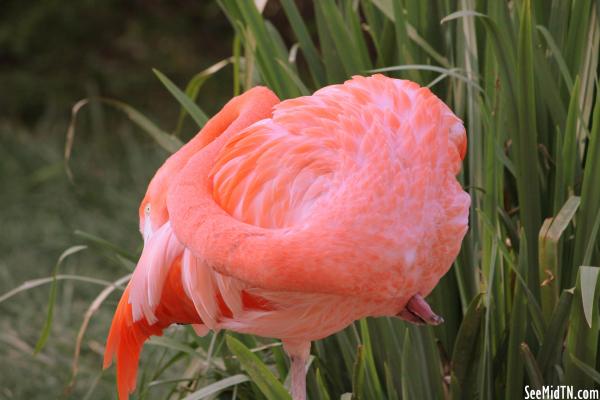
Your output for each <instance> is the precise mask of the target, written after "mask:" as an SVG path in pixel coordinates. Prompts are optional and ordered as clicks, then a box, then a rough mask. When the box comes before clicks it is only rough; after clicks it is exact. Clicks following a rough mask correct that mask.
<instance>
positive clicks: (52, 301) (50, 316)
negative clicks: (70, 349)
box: [33, 245, 88, 354]
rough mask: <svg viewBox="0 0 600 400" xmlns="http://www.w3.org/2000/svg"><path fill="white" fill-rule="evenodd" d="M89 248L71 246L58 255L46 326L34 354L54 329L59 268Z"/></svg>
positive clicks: (41, 347)
mask: <svg viewBox="0 0 600 400" xmlns="http://www.w3.org/2000/svg"><path fill="white" fill-rule="evenodd" d="M87 248H88V247H87V246H83V245H77V246H71V247H69V248H68V249H67V250H65V251H64V252H63V253H62V254H61V255H60V257H58V261H57V262H56V264H55V265H54V269H53V270H52V285H51V286H50V296H49V298H48V308H47V310H46V321H45V322H44V327H43V328H42V331H41V333H40V337H39V339H38V341H37V343H36V344H35V350H34V351H33V353H34V354H37V353H39V352H40V351H41V350H42V349H43V348H44V346H45V345H46V342H47V341H48V337H49V336H50V330H51V329H52V320H53V318H54V304H55V303H56V292H57V291H58V280H57V279H56V276H57V275H58V270H59V268H60V266H61V265H62V263H63V262H64V261H65V259H67V258H68V257H70V256H72V255H73V254H76V253H79V252H81V251H83V250H85V249H87Z"/></svg>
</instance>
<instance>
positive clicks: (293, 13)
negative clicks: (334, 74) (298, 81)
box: [281, 0, 326, 87]
mask: <svg viewBox="0 0 600 400" xmlns="http://www.w3.org/2000/svg"><path fill="white" fill-rule="evenodd" d="M281 5H282V6H283V10H284V12H285V15H286V16H287V19H288V21H289V23H290V26H291V27H292V29H293V31H294V34H295V35H296V39H298V43H299V44H300V48H301V49H302V53H303V54H304V57H305V58H306V63H307V64H308V67H309V69H310V72H311V75H312V77H313V80H314V82H315V85H316V86H317V87H320V86H323V85H325V83H326V81H325V70H324V69H323V65H322V63H321V60H320V57H319V54H318V51H317V48H316V47H315V45H314V43H313V41H312V39H311V38H310V34H309V33H308V28H307V27H306V24H305V23H304V20H303V19H302V17H301V15H300V13H299V11H298V7H297V6H296V3H295V2H294V1H292V0H281Z"/></svg>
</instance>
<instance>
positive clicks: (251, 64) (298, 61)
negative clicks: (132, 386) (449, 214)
mask: <svg viewBox="0 0 600 400" xmlns="http://www.w3.org/2000/svg"><path fill="white" fill-rule="evenodd" d="M269 3H277V4H278V5H279V6H280V7H281V12H283V13H284V14H285V19H286V20H287V23H288V25H289V29H286V30H285V32H284V31H283V30H282V31H281V32H282V33H279V31H278V28H277V27H276V25H274V24H273V23H272V22H271V21H269V20H268V19H266V18H265V17H264V16H263V14H262V13H261V11H260V10H258V9H257V8H256V7H255V5H254V3H253V2H246V1H234V0H221V1H219V4H220V6H221V8H222V9H223V11H224V13H225V14H226V16H227V18H228V19H229V21H230V22H231V25H232V28H233V29H234V30H235V34H236V37H235V40H234V42H233V43H232V54H233V56H232V58H231V59H230V61H229V62H230V63H231V64H232V67H233V68H231V70H233V73H234V76H233V77H232V80H233V82H234V85H233V86H234V93H232V94H237V93H239V92H240V91H243V90H245V89H247V88H249V87H252V86H254V85H256V84H265V85H267V86H269V87H270V88H272V89H273V90H274V91H275V92H276V93H277V94H278V95H279V96H280V97H281V98H289V97H295V96H299V95H302V94H306V93H310V92H312V91H314V90H316V89H318V88H319V87H322V86H324V85H327V84H331V83H339V82H342V81H343V80H344V79H346V78H348V77H350V76H351V75H353V74H368V73H371V72H373V71H383V72H384V73H386V74H388V75H390V76H394V77H400V78H407V79H412V80H415V81H416V82H418V83H420V84H421V85H427V86H430V87H431V89H432V90H433V91H434V92H435V93H436V94H437V95H438V96H439V97H440V98H441V99H443V100H444V101H445V102H446V103H447V104H448V105H449V106H450V107H451V108H452V109H453V110H454V111H455V112H456V113H457V114H458V115H459V116H460V117H461V118H463V120H464V121H465V126H466V127H467V132H468V135H469V151H468V156H467V159H466V160H465V165H464V169H463V172H462V175H461V181H462V184H463V186H464V187H465V188H466V190H468V191H469V192H470V194H471V196H472V200H473V201H472V209H471V217H470V230H469V233H468V235H467V237H466V238H465V241H464V243H463V247H462V251H461V253H460V255H459V257H458V259H457V261H456V263H455V266H454V267H453V268H452V270H451V271H450V272H449V273H448V274H447V275H446V276H445V277H444V278H443V279H442V281H441V282H440V284H439V285H438V287H437V288H436V289H435V290H434V292H433V293H432V294H431V296H430V301H431V303H432V305H433V307H434V309H436V310H437V311H438V313H439V314H441V315H443V316H444V319H445V320H446V322H445V323H444V324H443V325H441V326H439V327H435V328H431V327H414V326H409V325H407V324H405V323H403V322H401V321H399V320H396V319H385V318H381V319H367V320H364V321H358V322H356V323H354V324H353V325H352V326H350V327H349V328H348V329H346V330H344V331H343V332H340V333H338V334H336V335H334V336H332V337H329V338H326V339H324V340H322V341H319V342H317V343H315V344H313V347H312V356H313V358H312V361H311V364H310V368H309V372H308V392H309V397H310V398H311V399H339V398H354V399H399V398H404V399H413V398H419V399H439V398H454V399H462V398H485V399H487V398H490V399H491V398H506V399H513V398H520V397H522V396H523V388H524V385H526V384H527V385H530V386H531V387H539V386H540V385H542V384H545V385H558V384H567V385H574V386H575V387H576V388H592V387H597V386H598V385H599V384H600V380H599V376H600V374H599V373H598V372H597V371H598V370H599V369H600V357H598V355H599V350H598V349H599V342H598V339H599V338H598V333H599V329H600V325H599V322H600V321H599V315H598V297H599V296H600V289H599V288H597V286H598V285H597V283H598V279H599V274H598V272H599V269H598V268H599V267H600V246H599V244H600V240H599V238H598V231H599V229H600V185H599V184H598V180H599V179H600V142H599V141H600V102H599V101H598V97H597V96H598V95H597V92H598V52H599V48H600V46H599V42H600V24H599V12H600V9H599V7H600V4H599V3H598V2H597V1H592V0H572V1H559V0H553V1H544V0H520V1H514V2H510V3H506V2H500V1H477V2H475V1H474V0H460V1H453V0H435V1H431V2H421V1H409V0H362V1H349V0H341V1H334V0H322V1H318V2H314V6H313V11H314V17H310V18H307V17H305V16H304V14H305V12H303V13H301V12H300V10H299V9H298V7H297V4H296V3H295V2H294V1H291V0H279V1H277V0H272V1H271V2H269ZM219 68H220V67H219ZM219 68H217V67H215V68H214V69H213V70H212V71H208V72H205V73H204V74H201V75H198V76H200V77H201V78H198V77H196V78H195V79H196V80H195V81H194V80H193V79H192V81H191V82H190V84H189V85H188V86H187V88H185V89H180V88H178V87H177V85H175V84H174V83H173V82H172V81H170V80H169V78H168V77H166V76H165V75H164V74H162V73H160V72H159V71H155V73H156V74H157V76H158V77H159V79H160V80H161V82H163V83H164V84H165V86H166V88H167V89H168V90H169V92H170V93H171V94H173V96H174V97H175V99H176V100H175V101H177V102H178V103H180V104H181V107H182V111H181V115H182V116H184V115H185V114H186V113H188V114H189V115H190V116H191V118H192V120H193V121H194V122H195V123H197V125H198V127H199V126H200V125H201V124H202V123H203V122H204V121H205V113H204V111H202V110H201V109H200V108H199V107H198V105H197V104H196V103H195V100H196V99H197V96H202V90H201V88H200V86H201V84H202V82H203V80H202V81H201V82H200V83H199V84H198V81H199V80H201V79H205V78H206V77H207V76H209V75H210V73H211V72H216V70H218V69H219ZM194 82H195V83H194ZM106 104H109V105H112V106H115V107H117V108H119V109H120V110H121V111H123V112H125V114H126V115H127V116H128V117H129V118H130V119H132V120H133V122H134V123H135V124H137V125H138V126H139V127H140V128H142V129H143V130H145V131H147V132H148V133H149V134H150V135H151V136H153V137H154V138H155V139H156V140H157V142H158V144H159V145H160V146H162V147H163V148H165V149H167V150H171V151H172V150H174V149H175V148H177V146H178V143H179V139H177V138H176V137H175V136H173V135H171V134H169V133H166V131H165V130H162V129H160V128H159V127H157V126H156V125H155V124H154V123H153V122H152V121H151V120H150V119H149V118H147V117H144V116H143V115H142V114H139V113H137V111H135V110H134V109H132V108H131V106H129V105H127V104H124V103H115V102H114V101H113V100H110V101H109V102H108V103H106ZM132 110H133V111H132ZM181 121H182V118H180V119H179V121H178V122H177V124H176V125H177V128H176V130H175V131H176V132H179V131H181V130H182V128H181V127H182V122H181ZM190 133H191V132H190ZM131 148H132V149H135V146H131ZM131 151H132V152H133V155H132V154H125V155H124V157H127V158H128V159H129V158H131V159H134V160H135V158H136V157H139V154H137V156H136V155H135V154H136V153H135V152H136V151H137V150H131ZM135 167H136V165H135V164H132V165H131V170H132V171H133V170H134V168H135ZM143 170H144V171H147V168H143ZM40 174H41V175H42V176H44V174H43V173H41V172H40ZM119 200H120V199H119ZM127 201H131V200H130V199H129V200H127ZM116 202H118V201H117V200H115V203H116ZM131 208H132V207H131ZM134 216H135V214H133V217H132V216H128V217H126V218H127V219H123V220H120V219H117V218H119V217H120V216H119V217H118V216H117V215H114V219H113V221H115V222H117V221H118V222H119V226H123V225H124V224H125V223H124V221H127V223H128V224H129V226H130V227H134V228H135V226H136V223H135V222H134V221H133V218H134ZM124 218H125V217H124ZM127 229H129V228H127ZM86 231H87V232H91V233H93V234H94V235H96V236H99V237H105V238H108V243H107V242H105V241H101V240H98V239H95V238H93V237H90V236H89V235H88V236H85V235H84V236H81V235H80V236H79V237H77V239H76V240H75V242H76V243H74V244H87V245H89V246H90V248H91V249H90V253H92V254H96V257H100V256H103V257H106V258H108V259H110V260H112V261H113V262H115V264H116V265H121V271H120V273H119V274H117V273H116V272H115V273H114V274H111V276H106V275H108V274H105V275H103V276H100V277H101V278H103V279H105V280H108V281H114V280H116V279H117V278H118V277H119V276H121V275H125V274H126V273H127V271H126V269H127V267H128V266H129V267H130V265H131V262H130V261H128V257H127V256H128V255H130V254H136V252H137V251H138V250H139V249H138V248H137V247H136V245H134V244H133V241H132V240H131V239H127V240H124V241H122V242H119V241H116V240H115V239H114V238H113V237H111V235H112V234H113V233H112V231H111V232H110V233H108V232H103V231H102V229H101V227H92V229H86ZM127 233H129V231H127ZM109 243H113V244H109ZM115 243H118V245H116V247H115V245H114V244H115ZM115 249H119V250H118V251H115ZM86 251H87V250H86ZM132 258H133V259H135V256H132ZM61 273H64V271H63V272H61ZM94 276H99V274H96V275H94ZM67 285H71V286H70V287H73V286H74V284H73V283H72V282H71V283H63V282H62V281H61V283H60V284H59V285H58V287H59V289H61V288H63V289H61V290H62V291H60V290H59V291H57V296H56V302H57V304H59V305H60V304H61V302H62V303H63V304H64V303H65V302H68V298H67V299H66V300H65V296H68V294H65V289H64V287H68V286H67ZM14 286H15V285H14ZM77 286H79V283H78V284H77ZM70 290H74V289H70ZM97 291H98V292H99V290H97ZM31 293H38V294H36V295H37V296H39V291H32V292H31ZM108 299H110V301H109V300H107V301H106V302H105V303H104V304H103V305H100V304H97V306H98V307H100V311H99V312H100V314H101V316H103V318H104V319H103V320H102V321H104V322H105V321H106V316H107V315H110V311H111V309H112V307H109V306H112V305H114V301H115V300H116V295H115V296H113V295H111V296H110V297H108ZM101 300H102V299H101ZM99 303H101V301H99ZM3 306H4V305H3ZM83 308H84V307H83ZM83 308H82V307H79V308H78V309H76V310H71V312H69V309H68V308H67V311H65V310H63V313H67V314H69V315H83V314H84V313H85V311H84V310H83ZM61 309H62V307H60V308H58V311H60V310H61ZM56 311H57V310H55V312H56ZM38 314H41V313H38ZM38 318H39V316H38ZM57 320H58V321H57ZM63 322H64V321H61V320H60V319H59V316H58V315H55V316H54V324H52V327H53V328H52V331H50V334H49V345H47V346H46V347H45V349H44V350H42V352H41V353H40V354H39V355H38V356H37V358H36V359H35V361H31V362H32V363H33V364H35V363H44V361H40V360H46V361H48V362H50V363H52V362H55V360H56V359H60V357H64V354H63V355H61V356H59V355H58V354H57V353H60V351H58V350H57V346H58V344H57V343H56V337H57V332H55V330H56V329H57V328H56V327H57V326H63V325H62V323H63ZM107 327H108V325H107V323H104V324H103V326H102V327H100V326H96V327H95V331H94V332H90V333H86V334H85V335H83V337H84V339H83V340H84V342H86V343H88V347H89V343H90V342H91V341H92V340H101V338H102V333H103V332H104V331H106V329H107ZM172 331H173V332H170V333H169V334H167V335H166V336H165V337H163V338H160V339H159V340H153V341H152V342H151V344H150V345H149V346H147V347H146V350H145V352H144V353H145V354H144V357H145V359H144V360H143V361H142V364H141V370H140V379H139V385H138V390H137V394H136V396H137V397H138V398H157V397H158V398H166V397H169V396H172V398H185V399H188V400H189V399H200V398H211V396H212V398H215V396H217V398H232V397H235V398H239V399H261V398H266V399H273V398H285V395H284V394H283V392H282V391H281V388H282V387H285V385H287V379H286V377H287V373H288V368H289V365H288V364H287V360H286V358H285V357H284V355H283V350H282V349H281V346H279V344H278V343H277V342H274V341H271V340H265V339H259V338H255V337H250V336H241V335H236V334H227V335H224V334H215V335H213V334H211V335H209V336H208V337H205V338H198V337H196V336H195V335H194V334H193V333H192V331H191V330H190V329H188V328H182V327H175V328H174V329H173V330H172ZM99 332H100V333H99ZM91 337H94V338H95V339H91ZM86 338H87V339H86ZM53 340H54V342H53ZM29 341H31V338H29ZM96 343H97V342H96ZM15 346H17V345H15ZM98 346H100V345H98ZM96 348H97V349H98V350H100V349H101V348H100V347H96ZM29 350H31V349H27V351H29ZM82 354H83V355H84V357H86V358H85V360H86V362H87V363H88V364H87V365H86V368H85V369H84V371H83V372H85V373H87V374H90V375H91V376H94V373H95V374H96V375H95V376H97V377H101V378H98V379H100V380H101V381H102V382H103V383H104V384H106V385H98V386H95V385H92V384H91V383H90V382H93V378H89V379H87V380H83V383H77V384H76V385H75V389H74V390H76V391H77V390H79V393H84V394H85V393H86V392H89V393H90V394H89V396H90V397H92V398H97V397H105V396H109V395H108V394H107V393H109V392H108V390H109V389H107V385H108V383H106V381H108V378H106V381H105V378H104V375H101V372H100V356H99V355H96V354H88V351H87V350H86V349H85V347H84V348H83V350H82ZM94 360H95V361H94ZM94 362H96V364H93V363H94ZM93 371H95V372H93ZM110 374H111V373H109V375H110ZM63 381H64V379H63ZM78 382H81V381H78ZM95 390H100V391H101V392H97V393H96V392H94V391H95Z"/></svg>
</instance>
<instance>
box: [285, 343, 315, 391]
mask: <svg viewBox="0 0 600 400" xmlns="http://www.w3.org/2000/svg"><path fill="white" fill-rule="evenodd" d="M283 348H284V349H285V351H286V352H287V353H288V355H289V356H290V360H291V361H292V365H291V368H290V374H291V377H292V388H291V390H290V392H291V395H292V399H293V400H306V362H307V361H308V357H309V356H310V342H290V341H285V340H284V341H283Z"/></svg>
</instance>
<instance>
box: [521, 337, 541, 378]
mask: <svg viewBox="0 0 600 400" xmlns="http://www.w3.org/2000/svg"><path fill="white" fill-rule="evenodd" d="M521 355H522V356H523V361H524V363H525V370H526V371H527V375H528V376H529V381H530V382H531V386H533V387H534V388H535V389H541V388H542V386H543V385H544V378H543V377H542V372H541V371H540V367H539V365H538V363H537V361H536V360H535V357H534V356H533V354H532V353H531V350H530V349H529V346H528V345H527V343H521Z"/></svg>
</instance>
